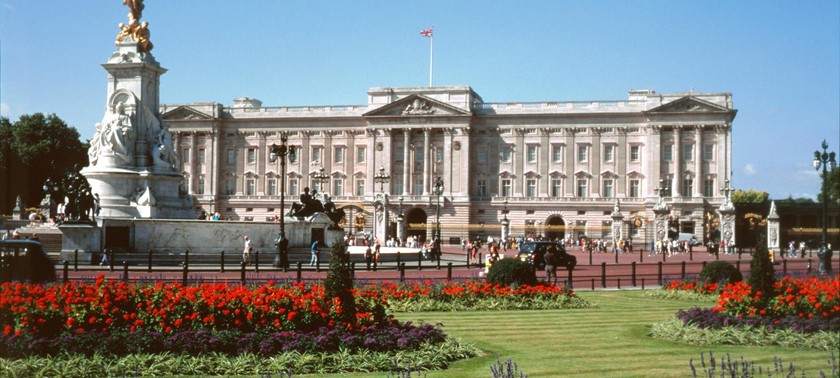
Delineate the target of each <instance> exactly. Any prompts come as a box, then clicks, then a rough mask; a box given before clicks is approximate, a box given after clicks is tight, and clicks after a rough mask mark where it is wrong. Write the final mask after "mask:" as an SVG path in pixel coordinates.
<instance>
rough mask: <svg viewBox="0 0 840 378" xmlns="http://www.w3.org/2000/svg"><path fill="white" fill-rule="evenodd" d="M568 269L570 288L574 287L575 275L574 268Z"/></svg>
mask: <svg viewBox="0 0 840 378" xmlns="http://www.w3.org/2000/svg"><path fill="white" fill-rule="evenodd" d="M568 271H569V289H573V288H574V285H572V282H573V281H572V279H573V278H574V277H573V273H572V269H568Z"/></svg>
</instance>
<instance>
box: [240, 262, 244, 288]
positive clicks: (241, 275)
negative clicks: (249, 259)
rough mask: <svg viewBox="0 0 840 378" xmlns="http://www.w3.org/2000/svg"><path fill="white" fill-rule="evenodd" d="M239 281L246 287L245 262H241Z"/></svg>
mask: <svg viewBox="0 0 840 378" xmlns="http://www.w3.org/2000/svg"><path fill="white" fill-rule="evenodd" d="M239 280H240V281H241V282H242V284H243V285H245V262H244V261H241V262H239Z"/></svg>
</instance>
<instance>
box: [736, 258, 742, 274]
mask: <svg viewBox="0 0 840 378" xmlns="http://www.w3.org/2000/svg"><path fill="white" fill-rule="evenodd" d="M735 269H738V271H739V272H740V271H741V260H740V259H739V260H738V261H736V262H735Z"/></svg>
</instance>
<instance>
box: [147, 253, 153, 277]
mask: <svg viewBox="0 0 840 378" xmlns="http://www.w3.org/2000/svg"><path fill="white" fill-rule="evenodd" d="M146 265H147V271H148V272H149V273H151V272H152V250H151V249H150V250H149V256H148V261H147V264H146Z"/></svg>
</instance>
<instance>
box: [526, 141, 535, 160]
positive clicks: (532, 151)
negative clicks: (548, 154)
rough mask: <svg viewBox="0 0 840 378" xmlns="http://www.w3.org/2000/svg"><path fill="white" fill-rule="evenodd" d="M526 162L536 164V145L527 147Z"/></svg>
mask: <svg viewBox="0 0 840 378" xmlns="http://www.w3.org/2000/svg"><path fill="white" fill-rule="evenodd" d="M527 151H528V162H529V163H536V162H537V146H536V145H533V144H531V145H528V150H527Z"/></svg>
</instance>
